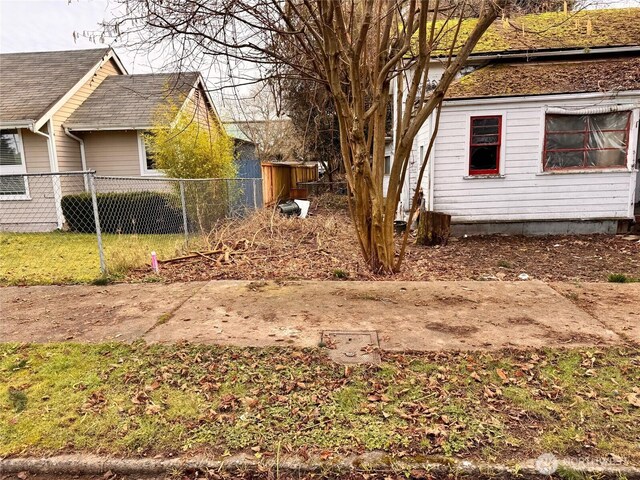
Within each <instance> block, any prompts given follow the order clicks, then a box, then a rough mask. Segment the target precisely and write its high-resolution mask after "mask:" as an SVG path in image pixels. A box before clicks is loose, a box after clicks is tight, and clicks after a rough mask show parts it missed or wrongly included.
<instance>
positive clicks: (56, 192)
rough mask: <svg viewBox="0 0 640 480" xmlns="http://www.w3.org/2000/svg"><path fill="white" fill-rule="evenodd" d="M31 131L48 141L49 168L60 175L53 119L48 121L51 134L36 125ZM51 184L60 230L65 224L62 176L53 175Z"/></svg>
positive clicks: (30, 128)
mask: <svg viewBox="0 0 640 480" xmlns="http://www.w3.org/2000/svg"><path fill="white" fill-rule="evenodd" d="M29 130H30V131H31V132H33V133H35V134H36V135H40V136H42V137H44V138H46V139H47V148H48V150H49V168H51V173H59V172H60V171H59V169H58V159H57V156H56V145H55V143H54V139H53V136H54V133H53V122H52V121H51V119H49V120H48V121H47V131H48V132H49V133H44V132H41V131H40V130H36V129H35V126H34V124H32V125H31V126H30V127H29ZM51 184H52V188H53V197H54V201H55V207H56V222H57V224H58V228H59V229H61V228H62V225H63V223H64V215H63V214H62V185H61V182H60V176H59V175H58V176H56V175H52V176H51Z"/></svg>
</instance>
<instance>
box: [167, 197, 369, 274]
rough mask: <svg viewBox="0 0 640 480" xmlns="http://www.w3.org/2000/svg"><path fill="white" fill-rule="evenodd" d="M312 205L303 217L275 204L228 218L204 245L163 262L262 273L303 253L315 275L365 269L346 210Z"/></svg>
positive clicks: (284, 264) (315, 203) (283, 264)
mask: <svg viewBox="0 0 640 480" xmlns="http://www.w3.org/2000/svg"><path fill="white" fill-rule="evenodd" d="M328 195H330V194H328ZM323 197H325V196H323ZM324 200H326V199H324ZM334 201H335V200H334ZM311 210H312V212H313V213H312V214H311V215H310V216H309V217H307V218H304V219H302V218H298V217H287V216H284V215H281V214H280V213H278V212H277V211H276V210H275V209H261V210H258V211H256V212H254V213H253V214H252V215H251V216H249V217H247V218H245V219H243V220H241V221H238V220H229V221H226V222H224V223H221V224H220V225H218V226H217V227H216V228H214V229H213V230H212V231H211V232H210V233H209V234H208V235H207V236H206V238H204V239H203V241H201V242H200V245H201V247H203V248H199V249H192V250H191V251H190V252H189V253H188V254H186V255H182V256H179V257H175V258H171V259H167V260H163V261H162V262H161V263H162V264H163V265H164V266H165V267H168V268H171V267H169V266H170V265H172V264H176V265H175V267H176V268H179V265H182V264H184V263H192V262H194V261H201V260H202V259H204V260H206V261H207V263H209V264H210V265H211V266H212V267H218V268H222V267H229V266H233V267H234V269H238V270H243V269H247V270H256V269H257V270H259V271H264V272H265V273H266V272H268V271H269V270H273V269H278V268H287V267H288V266H289V264H290V262H289V260H290V259H291V260H293V259H295V258H297V259H299V258H306V259H308V260H309V262H308V264H306V265H305V270H306V271H307V272H308V273H309V274H310V275H312V276H314V277H315V276H317V275H318V272H313V270H314V269H318V268H320V269H322V271H323V272H325V275H327V274H329V273H330V272H331V271H332V270H333V269H336V268H345V269H346V268H349V269H352V268H353V266H354V265H358V266H357V269H360V268H363V267H362V266H360V265H359V264H360V263H361V261H360V258H359V255H358V253H359V252H358V251H357V250H356V249H354V248H353V238H354V237H353V235H354V232H353V231H352V229H353V226H352V224H351V222H350V221H349V218H348V215H347V212H346V210H342V209H340V208H338V209H335V206H333V208H332V209H331V210H330V211H329V210H326V211H325V209H321V211H319V208H318V205H317V202H314V205H312V209H311Z"/></svg>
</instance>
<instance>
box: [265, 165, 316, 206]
mask: <svg viewBox="0 0 640 480" xmlns="http://www.w3.org/2000/svg"><path fill="white" fill-rule="evenodd" d="M316 180H318V164H317V163H316V162H309V163H304V162H263V163H262V191H263V198H264V204H265V205H273V204H274V203H277V202H281V201H285V200H289V199H291V198H294V197H296V198H299V197H300V193H301V192H300V191H299V190H298V189H300V188H301V187H299V186H298V184H299V183H304V182H314V181H316ZM303 196H304V195H303Z"/></svg>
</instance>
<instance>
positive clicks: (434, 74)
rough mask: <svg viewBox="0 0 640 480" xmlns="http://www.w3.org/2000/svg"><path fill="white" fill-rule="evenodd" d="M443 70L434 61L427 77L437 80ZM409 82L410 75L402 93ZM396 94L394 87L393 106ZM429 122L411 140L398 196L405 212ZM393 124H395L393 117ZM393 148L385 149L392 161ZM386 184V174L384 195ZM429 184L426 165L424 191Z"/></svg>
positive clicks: (411, 195)
mask: <svg viewBox="0 0 640 480" xmlns="http://www.w3.org/2000/svg"><path fill="white" fill-rule="evenodd" d="M443 72H444V67H443V66H442V65H441V64H440V63H439V62H434V63H433V64H432V65H431V67H430V69H429V74H428V78H429V80H431V81H436V82H437V81H439V80H440V78H441V77H442V74H443ZM409 75H410V74H409ZM410 82H411V77H410V76H408V77H407V79H406V80H405V85H404V88H403V93H404V94H405V95H406V93H407V89H408V88H409V87H408V85H409V84H410ZM396 96H397V90H396V89H394V100H393V105H394V107H395V102H396V100H395V99H396ZM394 116H395V109H394ZM431 122H432V120H431V118H430V119H428V120H427V121H426V122H425V124H424V126H423V127H422V129H421V130H420V132H419V133H418V135H417V136H416V138H415V140H414V142H413V148H412V150H411V156H410V160H409V168H408V169H407V177H406V179H405V185H404V188H403V190H402V195H401V197H400V201H401V202H402V209H403V210H404V211H405V212H407V211H408V210H409V208H410V207H411V202H412V201H413V195H414V193H415V189H416V187H417V181H418V176H419V174H420V167H421V162H422V158H420V147H422V148H423V151H424V152H425V153H426V151H427V147H428V146H429V139H430V138H431V137H430V132H431V129H432V126H431ZM393 124H394V125H395V119H394V123H393ZM394 140H395V139H394ZM393 148H394V143H391V144H390V145H387V147H386V150H385V154H386V155H391V157H392V161H393ZM388 184H389V178H388V176H385V178H384V180H383V191H384V192H385V195H386V192H387V188H388ZM429 184H430V180H429V168H428V167H427V168H426V169H425V172H424V176H423V181H422V185H423V186H424V187H425V188H424V191H425V193H427V192H428V188H427V187H428V185H429Z"/></svg>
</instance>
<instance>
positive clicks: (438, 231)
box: [416, 210, 451, 246]
mask: <svg viewBox="0 0 640 480" xmlns="http://www.w3.org/2000/svg"><path fill="white" fill-rule="evenodd" d="M450 234H451V215H447V214H446V213H438V212H428V211H426V210H420V216H419V218H418V234H417V237H416V243H417V244H418V245H428V246H433V245H446V243H447V240H448V239H449V235H450Z"/></svg>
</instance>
